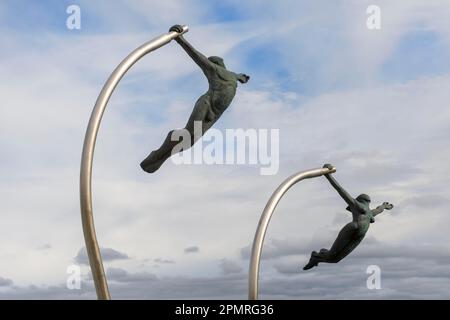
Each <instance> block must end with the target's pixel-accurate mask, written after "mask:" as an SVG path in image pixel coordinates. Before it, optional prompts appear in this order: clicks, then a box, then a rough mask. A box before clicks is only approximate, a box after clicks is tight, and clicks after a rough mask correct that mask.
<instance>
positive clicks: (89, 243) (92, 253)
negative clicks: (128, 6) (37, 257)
mask: <svg viewBox="0 0 450 320" xmlns="http://www.w3.org/2000/svg"><path fill="white" fill-rule="evenodd" d="M187 31H188V27H187V26H183V32H181V33H177V32H175V31H172V32H169V33H166V34H163V35H161V36H159V37H157V38H154V39H153V40H150V41H149V42H147V43H145V44H143V45H142V46H140V47H139V48H137V49H136V50H134V51H133V52H131V53H130V54H129V55H128V56H127V57H126V58H125V59H124V60H123V61H122V62H121V63H120V64H119V65H118V66H117V68H116V69H115V70H114V71H113V73H112V74H111V75H110V76H109V78H108V81H106V83H105V85H104V86H103V89H102V91H101V92H100V95H99V96H98V98H97V101H96V102H95V106H94V110H93V111H92V114H91V118H90V119H89V124H88V127H87V130H86V135H85V138H84V144H83V154H82V157H81V170H80V204H81V220H82V224H83V233H84V240H85V242H86V250H87V254H88V257H89V264H90V266H91V271H92V277H93V279H94V283H95V290H96V292H97V297H98V299H101V300H109V299H111V296H110V294H109V289H108V283H107V281H106V276H105V270H104V268H103V262H102V257H101V254H100V249H99V246H98V242H97V236H96V234H95V227H94V217H93V212H92V190H91V181H92V162H93V157H94V148H95V141H96V139H97V133H98V129H99V127H100V122H101V120H102V116H103V113H104V111H105V108H106V105H107V103H108V101H109V98H110V97H111V94H112V93H113V91H114V89H115V88H116V86H117V84H118V83H119V81H120V79H122V77H123V76H124V75H125V73H126V72H127V71H128V70H129V69H130V68H131V67H132V66H133V65H134V64H135V63H136V62H137V61H138V60H139V59H141V58H142V57H143V56H145V55H146V54H148V53H150V52H152V51H153V50H156V49H158V48H160V47H162V46H163V45H165V44H167V43H169V42H170V41H171V40H173V39H175V38H176V37H178V36H179V35H180V34H183V33H185V32H187Z"/></svg>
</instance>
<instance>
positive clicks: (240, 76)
mask: <svg viewBox="0 0 450 320" xmlns="http://www.w3.org/2000/svg"><path fill="white" fill-rule="evenodd" d="M233 75H234V76H235V77H236V79H237V80H238V81H239V82H240V83H247V82H248V80H249V79H250V77H249V76H248V75H246V74H245V73H234V72H233Z"/></svg>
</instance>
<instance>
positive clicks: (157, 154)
mask: <svg viewBox="0 0 450 320" xmlns="http://www.w3.org/2000/svg"><path fill="white" fill-rule="evenodd" d="M210 113H211V106H210V97H209V95H208V94H204V95H202V96H201V97H200V98H199V99H198V100H197V102H196V103H195V106H194V110H193V111H192V113H191V116H190V117H189V120H188V122H187V124H186V126H185V127H184V129H181V130H187V131H188V132H189V133H190V135H191V139H190V147H192V146H193V145H194V143H195V142H196V141H197V140H198V139H199V138H201V136H202V135H203V134H204V133H205V131H207V130H208V129H209V128H211V126H212V125H213V124H214V121H207V120H205V119H206V118H207V117H208V116H209V115H210ZM197 121H200V122H201V123H202V126H201V129H202V131H201V132H195V130H198V129H197V128H196V126H195V123H196V122H197ZM174 133H176V130H172V131H170V132H169V133H168V134H167V136H166V139H165V140H164V142H163V144H162V145H161V147H159V149H157V150H154V151H152V152H151V153H150V155H149V156H148V157H147V158H146V159H145V160H144V161H142V162H141V168H142V169H143V170H144V171H146V172H149V173H153V172H155V171H156V170H158V169H159V168H160V167H161V165H162V164H163V163H164V162H165V161H166V160H167V159H169V158H170V156H172V150H173V148H174V147H175V146H176V145H177V144H179V143H180V141H172V135H173V134H174ZM176 136H178V137H181V136H183V135H181V134H176Z"/></svg>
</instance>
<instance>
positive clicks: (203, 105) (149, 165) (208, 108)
mask: <svg viewBox="0 0 450 320" xmlns="http://www.w3.org/2000/svg"><path fill="white" fill-rule="evenodd" d="M170 31H176V32H179V33H181V31H182V27H181V26H180V25H175V26H173V27H171V28H170ZM175 41H177V42H178V43H179V44H180V46H181V47H182V48H183V49H184V50H185V51H186V52H187V54H188V55H189V56H190V57H191V58H192V60H194V62H195V63H196V64H197V65H198V66H199V67H200V69H202V71H203V73H204V74H205V76H206V78H207V79H208V83H209V89H208V91H207V92H206V93H205V94H204V95H202V96H201V97H200V98H199V99H198V100H197V102H196V103H195V106H194V110H193V111H192V113H191V116H190V117H189V120H188V122H187V124H186V126H185V128H184V129H185V130H188V131H189V133H190V135H191V143H190V146H192V145H194V143H195V142H196V141H197V140H198V139H199V138H200V137H201V136H202V135H203V134H204V133H205V132H206V131H207V130H208V129H209V128H211V127H212V125H213V124H214V123H215V122H216V121H217V120H218V119H219V118H220V116H221V115H222V113H223V112H224V111H225V110H226V109H227V108H228V106H229V105H230V104H231V101H232V100H233V98H234V95H235V94H236V87H237V82H238V81H239V82H241V83H246V82H247V81H248V80H249V79H250V77H249V76H248V75H246V74H243V73H239V74H236V73H234V72H232V71H229V70H227V69H226V67H225V64H224V62H223V59H222V58H220V57H215V56H212V57H209V58H206V57H205V56H204V55H203V54H202V53H200V52H198V51H197V50H196V49H194V47H192V45H191V44H190V43H189V42H187V41H186V39H184V37H183V36H181V35H180V36H178V37H177V38H175ZM196 121H200V122H201V123H202V126H201V129H202V132H201V133H198V132H194V122H196ZM173 133H174V130H172V131H170V132H169V133H168V135H167V137H166V139H165V141H164V143H163V144H162V145H161V147H160V148H159V149H157V150H154V151H152V152H151V153H150V155H149V156H148V157H147V158H146V159H145V160H144V161H142V162H141V168H142V169H143V170H144V171H146V172H148V173H153V172H155V171H156V170H158V169H159V167H161V165H162V164H163V163H164V161H166V160H167V159H168V158H169V157H170V156H171V155H172V150H173V148H174V147H175V146H176V145H177V144H178V143H180V142H179V141H172V139H171V137H172V134H173Z"/></svg>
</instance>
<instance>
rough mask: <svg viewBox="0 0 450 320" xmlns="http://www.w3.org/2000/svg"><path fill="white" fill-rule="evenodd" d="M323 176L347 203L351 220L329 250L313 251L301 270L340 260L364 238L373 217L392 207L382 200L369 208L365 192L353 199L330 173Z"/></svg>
mask: <svg viewBox="0 0 450 320" xmlns="http://www.w3.org/2000/svg"><path fill="white" fill-rule="evenodd" d="M323 167H324V168H328V169H332V168H333V166H332V165H330V164H325V165H324V166H323ZM325 177H326V178H327V179H328V181H329V182H330V183H331V185H332V186H333V187H334V188H335V189H336V191H337V192H338V193H339V195H340V196H341V197H342V198H343V199H344V201H345V202H346V203H347V204H348V207H347V210H348V211H350V212H351V213H352V215H353V221H352V222H350V223H347V224H346V225H345V226H344V227H343V228H342V229H341V231H340V232H339V235H338V237H337V239H336V240H335V241H334V243H333V245H332V246H331V248H330V249H329V250H328V249H321V250H320V251H319V252H316V251H313V252H312V253H311V258H310V259H309V262H308V264H307V265H306V266H304V267H303V270H308V269H311V268H313V267H316V266H317V265H318V264H319V263H321V262H326V263H337V262H339V261H341V260H342V259H343V258H345V257H346V256H347V255H348V254H349V253H350V252H352V251H353V250H354V249H355V248H356V247H357V246H358V245H359V243H360V242H361V241H362V239H364V236H365V235H366V232H367V230H369V226H370V224H371V223H373V222H375V219H374V217H375V216H377V215H378V214H380V213H382V212H383V211H384V210H391V209H392V208H393V207H394V206H393V205H392V204H390V203H389V202H384V203H383V204H381V205H379V206H378V207H376V208H375V209H372V210H371V209H370V208H369V204H370V197H369V196H368V195H367V194H360V195H359V196H358V197H356V199H354V198H352V197H351V196H350V194H348V193H347V191H345V190H344V188H342V187H341V186H340V185H339V184H338V182H337V181H336V180H335V179H334V178H333V176H332V175H331V174H325Z"/></svg>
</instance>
